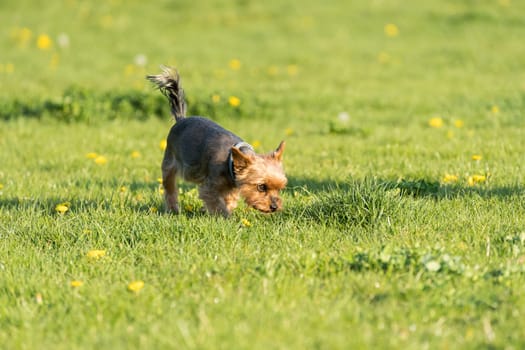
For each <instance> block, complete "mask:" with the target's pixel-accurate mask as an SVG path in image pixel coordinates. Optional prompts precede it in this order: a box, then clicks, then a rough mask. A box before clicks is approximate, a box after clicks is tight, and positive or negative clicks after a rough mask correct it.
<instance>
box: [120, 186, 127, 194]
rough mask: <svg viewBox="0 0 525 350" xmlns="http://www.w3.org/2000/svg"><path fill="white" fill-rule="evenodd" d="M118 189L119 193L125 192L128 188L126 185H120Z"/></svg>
mask: <svg viewBox="0 0 525 350" xmlns="http://www.w3.org/2000/svg"><path fill="white" fill-rule="evenodd" d="M119 191H120V193H126V192H127V191H128V188H127V187H126V186H120V188H119Z"/></svg>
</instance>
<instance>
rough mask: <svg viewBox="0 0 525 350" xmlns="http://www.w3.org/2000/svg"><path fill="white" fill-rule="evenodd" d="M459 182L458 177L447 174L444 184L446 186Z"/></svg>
mask: <svg viewBox="0 0 525 350" xmlns="http://www.w3.org/2000/svg"><path fill="white" fill-rule="evenodd" d="M457 181H458V177H457V175H452V174H445V176H444V177H443V182H444V183H446V184H448V183H453V182H457Z"/></svg>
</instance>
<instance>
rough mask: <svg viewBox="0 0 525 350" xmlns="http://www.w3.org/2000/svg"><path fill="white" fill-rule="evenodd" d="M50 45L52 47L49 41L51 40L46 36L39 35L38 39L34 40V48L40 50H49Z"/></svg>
mask: <svg viewBox="0 0 525 350" xmlns="http://www.w3.org/2000/svg"><path fill="white" fill-rule="evenodd" d="M52 45H53V42H52V41H51V38H50V37H49V36H48V35H47V34H40V35H39V36H38V38H37V39H36V46H37V47H38V48H39V49H40V50H49V49H50V48H51V46H52Z"/></svg>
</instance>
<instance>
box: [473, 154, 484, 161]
mask: <svg viewBox="0 0 525 350" xmlns="http://www.w3.org/2000/svg"><path fill="white" fill-rule="evenodd" d="M481 158H482V157H481V155H479V154H474V155H473V156H472V160H481Z"/></svg>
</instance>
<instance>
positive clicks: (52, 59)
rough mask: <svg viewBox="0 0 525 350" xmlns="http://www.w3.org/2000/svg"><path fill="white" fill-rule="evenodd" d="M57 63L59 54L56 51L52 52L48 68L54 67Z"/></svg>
mask: <svg viewBox="0 0 525 350" xmlns="http://www.w3.org/2000/svg"><path fill="white" fill-rule="evenodd" d="M59 63H60V56H59V55H58V54H57V53H54V54H53V56H51V60H50V61H49V68H51V69H56V68H57V67H58V64H59Z"/></svg>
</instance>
